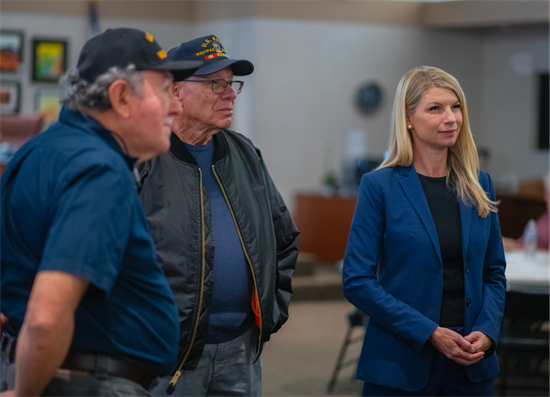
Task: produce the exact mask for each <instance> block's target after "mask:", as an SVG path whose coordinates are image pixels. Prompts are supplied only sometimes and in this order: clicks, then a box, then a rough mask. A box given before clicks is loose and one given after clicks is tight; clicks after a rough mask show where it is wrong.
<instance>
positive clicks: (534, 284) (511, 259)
mask: <svg viewBox="0 0 550 397" xmlns="http://www.w3.org/2000/svg"><path fill="white" fill-rule="evenodd" d="M505 255H506V279H507V280H508V289H509V290H510V289H537V290H539V289H548V287H549V285H550V273H549V270H550V263H549V260H550V258H549V255H548V251H537V253H536V255H535V256H527V255H526V254H525V252H523V251H506V252H505Z"/></svg>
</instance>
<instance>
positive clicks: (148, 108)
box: [125, 71, 178, 162]
mask: <svg viewBox="0 0 550 397" xmlns="http://www.w3.org/2000/svg"><path fill="white" fill-rule="evenodd" d="M143 74H144V79H143V87H142V90H141V93H136V94H135V95H130V99H129V102H130V109H131V118H132V123H131V124H132V126H133V131H130V133H129V134H127V136H126V137H125V143H126V144H127V146H128V149H129V150H130V153H131V154H132V155H133V156H137V157H139V161H140V162H141V161H144V160H147V159H150V158H152V157H154V156H156V155H157V154H160V153H164V152H166V151H167V150H168V149H170V135H171V125H172V117H173V116H174V115H176V114H177V112H178V106H177V102H176V100H175V98H174V96H173V95H172V75H171V74H170V73H169V72H157V71H145V72H143Z"/></svg>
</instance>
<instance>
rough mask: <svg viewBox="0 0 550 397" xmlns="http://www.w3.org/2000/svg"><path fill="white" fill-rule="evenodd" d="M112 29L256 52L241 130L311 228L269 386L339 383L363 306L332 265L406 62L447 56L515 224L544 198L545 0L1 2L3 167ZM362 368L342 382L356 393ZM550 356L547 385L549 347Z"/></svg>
mask: <svg viewBox="0 0 550 397" xmlns="http://www.w3.org/2000/svg"><path fill="white" fill-rule="evenodd" d="M114 27H133V28H138V29H142V30H146V31H147V32H149V33H151V34H152V35H153V36H154V37H155V38H156V40H157V41H158V42H159V43H160V44H161V46H162V47H163V48H164V49H166V50H168V49H170V48H172V47H174V46H176V45H179V44H180V43H181V42H182V41H187V40H190V39H193V38H195V37H199V36H203V35H207V34H214V35H217V36H218V37H219V39H220V40H221V42H222V43H223V45H224V47H225V49H226V51H227V53H228V55H229V56H230V57H231V58H246V59H249V60H250V61H252V63H253V64H254V65H255V71H254V73H253V74H252V75H251V76H247V77H244V78H243V80H244V81H245V86H244V89H243V92H242V94H241V95H239V97H238V98H237V101H236V106H235V115H234V119H233V120H234V123H233V127H232V128H233V129H234V130H236V131H238V132H241V133H243V134H245V135H247V136H248V137H250V138H251V139H252V140H253V142H254V143H255V144H256V146H258V147H259V148H260V149H261V151H262V154H263V157H264V159H265V161H266V163H267V166H268V168H269V170H270V173H271V175H272V177H273V179H274V180H275V183H276V184H277V187H278V188H279V190H280V191H281V193H282V195H283V198H284V199H285V201H286V203H287V205H288V207H289V208H290V209H291V211H292V213H293V215H294V218H295V220H296V223H297V224H298V227H299V228H300V230H301V232H302V242H301V251H302V252H301V257H300V263H299V264H298V268H297V274H296V277H295V281H294V288H295V300H294V302H293V304H292V305H291V317H290V320H289V323H288V324H287V325H286V326H285V327H283V329H282V330H281V331H280V333H279V334H278V335H275V336H274V337H273V340H272V341H271V342H270V343H269V344H268V345H267V347H266V352H265V354H264V356H263V357H264V380H265V383H264V394H266V395H321V394H324V393H327V390H326V388H327V385H328V381H329V379H330V377H331V376H332V374H333V369H334V366H335V363H336V361H337V355H338V352H339V351H340V348H341V344H342V341H343V339H344V336H345V334H346V332H347V330H348V328H349V326H350V324H351V323H350V318H349V316H348V313H350V312H353V308H352V307H351V306H350V305H349V304H347V303H346V302H345V301H344V300H343V297H342V295H341V282H340V275H339V273H338V270H337V269H336V268H335V267H334V264H335V263H337V262H338V261H339V260H340V259H342V257H343V254H344V249H345V243H346V240H347V233H348V231H349V223H350V221H351V216H352V214H353V209H354V205H355V196H354V194H355V191H356V187H357V182H358V179H359V178H360V176H361V175H362V174H363V173H364V172H367V171H369V170H371V169H372V168H374V167H375V166H376V165H377V164H378V163H379V162H380V161H381V160H382V159H383V157H384V152H385V151H386V149H387V145H388V131H389V125H390V113H391V107H392V101H393V96H394V93H395V90H396V87H397V84H398V82H399V79H400V78H401V76H402V75H403V74H404V73H405V72H406V71H407V70H409V69H411V68H413V67H415V66H421V65H430V66H436V67H439V68H441V69H443V70H445V71H447V72H449V73H451V74H452V75H454V76H455V77H456V78H457V79H458V80H459V82H460V83H461V86H462V88H463V90H464V91H465V93H466V98H467V102H468V110H469V115H470V124H471V128H472V131H473V134H474V139H475V142H476V144H477V146H478V149H479V152H480V156H481V160H482V163H481V166H482V168H483V169H485V170H487V171H489V173H490V174H491V175H492V177H493V181H494V183H495V186H496V189H497V194H498V198H499V199H500V200H501V201H502V204H501V207H500V213H499V216H500V220H501V226H502V232H503V235H504V236H507V237H511V238H518V237H520V236H521V235H522V233H523V230H524V226H525V224H526V223H527V221H528V220H529V219H537V217H539V215H540V214H542V213H543V212H544V211H545V210H546V204H545V201H544V185H543V178H544V175H546V174H547V173H548V170H549V151H548V141H549V129H548V119H549V113H548V112H549V102H548V96H549V94H548V72H549V2H548V1H547V0H542V1H537V0H532V1H531V0H510V1H508V0H493V1H486V0H463V1H437V0H435V1H392V0H386V1H369V0H364V1H362V0H326V1H270V0H249V1H231V0H227V1H180V0H173V1H164V0H156V1H151V0H150V1H135V0H127V1H121V0H112V1H110V0H98V1H86V0H70V1H58V0H49V1H40V0H32V1H29V0H2V1H1V2H0V29H1V31H0V130H1V142H0V166H3V165H4V164H5V163H6V162H7V161H8V160H9V157H10V155H11V154H13V151H15V150H16V149H17V148H18V147H19V146H20V144H21V143H22V142H24V141H25V140H26V139H28V138H29V137H30V136H32V135H33V134H35V133H37V132H39V131H40V130H42V129H43V128H45V127H46V126H47V125H48V124H49V123H51V122H53V121H55V119H56V117H57V112H58V110H59V107H58V95H59V94H58V91H57V88H56V83H57V81H58V79H59V76H60V75H62V74H63V72H64V71H65V70H66V69H67V68H68V67H70V66H75V65H76V63H77V59H78V54H79V52H80V49H81V48H82V46H83V44H84V42H85V41H86V40H87V39H88V38H90V37H91V36H93V35H94V34H97V33H98V32H102V31H104V30H105V29H107V28H114ZM546 262H547V256H546ZM546 274H547V273H546ZM547 285H548V282H547V280H546V287H547ZM544 310H546V312H547V309H542V311H543V314H544ZM545 316H548V314H547V313H546V314H545ZM543 317H544V316H543ZM352 328H353V329H354V330H359V331H360V330H361V324H359V325H358V326H354V327H352ZM546 332H547V331H546ZM350 348H351V349H353V348H355V352H358V350H359V349H360V343H359V345H358V346H355V347H350ZM546 349H547V348H546ZM547 355H548V350H546V357H547ZM540 368H541V366H540V365H539V367H538V369H540ZM353 369H354V368H353V365H352V366H351V367H349V368H347V369H346V370H345V371H348V372H345V371H344V372H345V373H344V375H343V378H344V379H345V380H344V381H339V382H338V384H337V385H336V387H335V389H334V390H335V391H334V392H335V393H342V394H346V395H353V394H356V393H357V391H358V390H359V387H360V386H358V385H357V384H356V382H352V381H351V380H350V379H351V378H352V374H353ZM542 369H543V372H544V371H546V378H544V377H543V386H544V381H546V385H545V386H544V387H543V388H542V393H543V394H541V395H548V380H547V379H548V377H547V375H548V366H547V361H546V362H545V363H543V366H542ZM342 382H343V383H342ZM518 390H519V391H518ZM518 390H516V393H519V394H516V395H520V394H522V395H531V394H523V393H524V392H523V391H522V390H521V389H518ZM529 393H531V392H529Z"/></svg>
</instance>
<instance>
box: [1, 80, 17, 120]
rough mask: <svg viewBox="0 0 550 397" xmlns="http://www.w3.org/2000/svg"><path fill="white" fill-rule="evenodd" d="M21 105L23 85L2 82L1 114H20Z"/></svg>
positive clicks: (13, 82) (15, 82)
mask: <svg viewBox="0 0 550 397" xmlns="http://www.w3.org/2000/svg"><path fill="white" fill-rule="evenodd" d="M20 103H21V85H20V84H19V82H18V81H1V82H0V114H12V113H18V112H19V106H20Z"/></svg>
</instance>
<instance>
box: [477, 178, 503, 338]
mask: <svg viewBox="0 0 550 397" xmlns="http://www.w3.org/2000/svg"><path fill="white" fill-rule="evenodd" d="M480 179H481V180H482V182H484V183H483V184H482V185H483V186H484V188H485V186H487V187H486V188H485V190H486V191H487V195H488V196H489V198H490V199H491V200H493V201H494V200H495V189H494V187H493V183H492V181H491V177H490V176H489V174H487V173H483V174H482V178H480ZM488 216H490V217H491V226H490V234H489V241H488V244H487V251H486V252H485V258H484V261H483V305H482V308H481V310H480V312H479V315H478V316H477V319H476V320H475V322H474V325H473V327H472V331H481V332H483V333H484V334H485V335H487V336H489V337H490V338H491V339H492V340H493V341H494V342H495V344H496V343H498V338H499V334H500V323H501V321H502V316H503V314H504V300H505V295H506V276H505V270H506V259H505V256H504V248H503V245H502V235H501V233H500V224H499V220H498V214H497V213H496V212H490V213H489V215H488ZM493 346H494V345H493Z"/></svg>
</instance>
